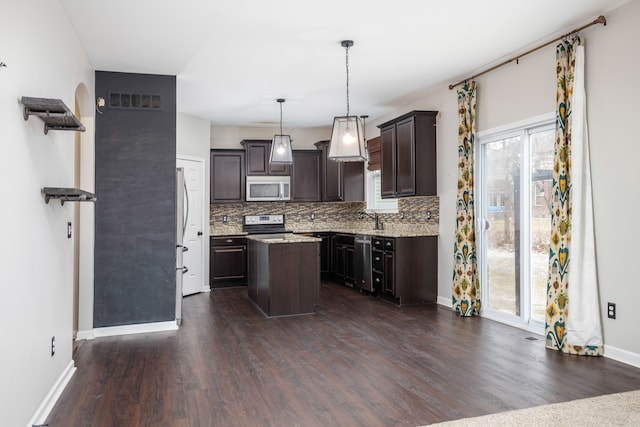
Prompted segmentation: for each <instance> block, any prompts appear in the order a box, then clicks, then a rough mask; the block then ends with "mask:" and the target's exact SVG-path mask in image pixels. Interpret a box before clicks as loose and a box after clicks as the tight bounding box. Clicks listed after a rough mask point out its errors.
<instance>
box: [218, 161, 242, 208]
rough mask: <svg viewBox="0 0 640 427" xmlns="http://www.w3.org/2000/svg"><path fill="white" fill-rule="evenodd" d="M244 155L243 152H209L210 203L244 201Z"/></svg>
mask: <svg viewBox="0 0 640 427" xmlns="http://www.w3.org/2000/svg"><path fill="white" fill-rule="evenodd" d="M244 155H245V152H244V150H211V201H210V203H239V202H243V201H244V196H245V194H244V193H245V172H244V167H245V159H244Z"/></svg>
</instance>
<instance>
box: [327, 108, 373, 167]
mask: <svg viewBox="0 0 640 427" xmlns="http://www.w3.org/2000/svg"><path fill="white" fill-rule="evenodd" d="M329 158H331V159H335V160H339V161H342V162H360V161H362V160H365V158H366V153H365V151H364V128H363V126H362V121H361V120H360V118H359V117H358V116H343V117H335V118H334V119H333V130H332V131H331V143H330V145H329Z"/></svg>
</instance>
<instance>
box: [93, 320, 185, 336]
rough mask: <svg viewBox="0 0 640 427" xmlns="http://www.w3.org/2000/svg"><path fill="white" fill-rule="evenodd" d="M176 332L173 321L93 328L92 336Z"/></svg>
mask: <svg viewBox="0 0 640 427" xmlns="http://www.w3.org/2000/svg"><path fill="white" fill-rule="evenodd" d="M176 330H178V324H177V323H176V321H175V320H170V321H168V322H153V323H137V324H134V325H123V326H108V327H105V328H95V329H94V330H93V335H94V337H96V338H100V337H112V336H116V335H131V334H146V333H149V332H165V331H176Z"/></svg>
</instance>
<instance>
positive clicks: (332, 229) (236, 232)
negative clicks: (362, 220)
mask: <svg viewBox="0 0 640 427" xmlns="http://www.w3.org/2000/svg"><path fill="white" fill-rule="evenodd" d="M287 231H293V232H294V233H345V234H359V235H364V236H378V237H422V236H437V235H438V229H437V227H435V229H433V230H430V229H428V228H427V229H425V228H414V227H406V228H402V229H397V228H396V229H388V230H373V229H362V228H355V227H354V228H351V227H336V226H327V227H313V228H308V229H307V228H300V229H287ZM210 235H211V236H213V237H218V236H246V235H247V233H246V232H244V231H242V229H232V228H227V229H219V228H216V229H214V228H213V227H212V228H211V234H210Z"/></svg>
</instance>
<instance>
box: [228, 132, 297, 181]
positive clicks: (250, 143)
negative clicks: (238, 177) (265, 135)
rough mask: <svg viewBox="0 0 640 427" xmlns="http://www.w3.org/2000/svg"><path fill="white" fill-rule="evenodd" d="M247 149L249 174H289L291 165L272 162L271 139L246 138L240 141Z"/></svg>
mask: <svg viewBox="0 0 640 427" xmlns="http://www.w3.org/2000/svg"><path fill="white" fill-rule="evenodd" d="M240 143H241V144H242V145H243V146H244V149H245V152H246V153H245V155H246V167H247V175H289V173H290V170H289V165H286V164H271V163H269V157H270V156H271V140H268V139H245V140H242V141H241V142H240Z"/></svg>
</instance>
